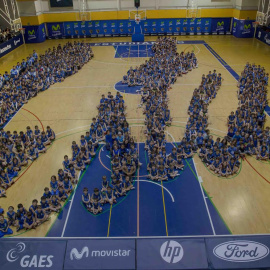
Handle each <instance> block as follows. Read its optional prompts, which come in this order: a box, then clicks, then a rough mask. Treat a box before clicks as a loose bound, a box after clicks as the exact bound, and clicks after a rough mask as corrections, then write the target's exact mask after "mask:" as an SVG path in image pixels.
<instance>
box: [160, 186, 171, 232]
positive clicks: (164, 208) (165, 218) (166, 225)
mask: <svg viewBox="0 0 270 270" xmlns="http://www.w3.org/2000/svg"><path fill="white" fill-rule="evenodd" d="M161 191H162V200H163V211H164V220H165V227H166V235H167V236H169V235H168V224H167V215H166V206H165V200H164V191H163V183H162V181H161Z"/></svg>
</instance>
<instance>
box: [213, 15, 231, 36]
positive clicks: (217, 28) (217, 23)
mask: <svg viewBox="0 0 270 270" xmlns="http://www.w3.org/2000/svg"><path fill="white" fill-rule="evenodd" d="M230 27H231V18H212V19H211V28H212V34H219V35H225V34H228V33H230Z"/></svg>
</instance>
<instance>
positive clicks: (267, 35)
mask: <svg viewBox="0 0 270 270" xmlns="http://www.w3.org/2000/svg"><path fill="white" fill-rule="evenodd" d="M256 38H257V39H259V40H260V41H262V42H264V43H266V44H267V45H270V32H266V31H263V30H262V29H261V28H258V29H257V31H256Z"/></svg>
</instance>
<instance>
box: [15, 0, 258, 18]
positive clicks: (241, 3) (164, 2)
mask: <svg viewBox="0 0 270 270" xmlns="http://www.w3.org/2000/svg"><path fill="white" fill-rule="evenodd" d="M79 1H80V0H73V8H50V4H49V0H36V1H35V2H33V1H26V2H25V1H23V2H18V4H19V9H20V12H21V15H22V16H29V15H36V14H37V15H38V14H41V13H50V12H60V11H62V12H70V11H73V10H74V11H78V10H79ZM258 1H259V0H227V1H220V2H212V0H197V3H198V7H201V8H238V9H245V10H249V9H250V10H254V9H256V8H257V6H258ZM187 3H188V1H187V0H141V9H185V8H186V7H187ZM86 7H87V10H89V11H98V10H112V11H113V10H130V9H134V0H86Z"/></svg>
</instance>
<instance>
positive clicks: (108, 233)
mask: <svg viewBox="0 0 270 270" xmlns="http://www.w3.org/2000/svg"><path fill="white" fill-rule="evenodd" d="M111 216H112V204H111V207H110V216H109V224H108V232H107V237H109V235H110V227H111Z"/></svg>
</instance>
